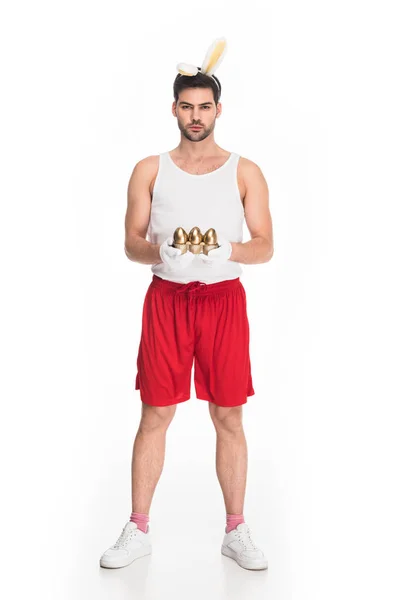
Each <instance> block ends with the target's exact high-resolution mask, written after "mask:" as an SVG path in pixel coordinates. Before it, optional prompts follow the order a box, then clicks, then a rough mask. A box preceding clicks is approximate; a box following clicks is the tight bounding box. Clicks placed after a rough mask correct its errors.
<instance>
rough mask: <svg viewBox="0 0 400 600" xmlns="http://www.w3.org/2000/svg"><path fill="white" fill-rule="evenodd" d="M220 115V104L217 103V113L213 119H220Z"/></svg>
mask: <svg viewBox="0 0 400 600" xmlns="http://www.w3.org/2000/svg"><path fill="white" fill-rule="evenodd" d="M221 113H222V104H221V102H218V104H217V113H216V115H215V118H216V119H218V118H219V117H220V115H221Z"/></svg>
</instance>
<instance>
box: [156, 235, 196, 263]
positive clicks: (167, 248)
mask: <svg viewBox="0 0 400 600" xmlns="http://www.w3.org/2000/svg"><path fill="white" fill-rule="evenodd" d="M173 243H174V238H173V237H169V238H167V239H166V240H165V241H164V242H163V243H162V244H161V246H160V257H161V260H162V262H163V263H165V264H166V265H168V267H169V268H170V269H178V270H180V269H184V268H185V267H187V266H189V265H190V263H191V262H192V260H193V259H194V254H193V253H192V252H189V250H187V251H186V252H185V253H184V254H182V252H181V250H180V249H179V248H174V246H173V245H172V244H173Z"/></svg>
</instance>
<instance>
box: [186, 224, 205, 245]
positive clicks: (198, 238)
mask: <svg viewBox="0 0 400 600" xmlns="http://www.w3.org/2000/svg"><path fill="white" fill-rule="evenodd" d="M202 240H203V236H202V234H201V231H200V228H199V227H193V228H192V229H191V230H190V233H189V242H190V243H191V244H200V243H201V242H202Z"/></svg>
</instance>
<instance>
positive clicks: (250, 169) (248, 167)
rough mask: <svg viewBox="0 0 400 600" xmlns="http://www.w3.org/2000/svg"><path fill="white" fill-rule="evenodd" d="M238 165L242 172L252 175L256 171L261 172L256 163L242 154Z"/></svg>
mask: <svg viewBox="0 0 400 600" xmlns="http://www.w3.org/2000/svg"><path fill="white" fill-rule="evenodd" d="M238 166H239V168H240V170H241V171H242V173H243V174H247V175H254V174H256V173H261V169H260V167H259V166H258V165H257V163H255V162H254V161H252V160H250V159H249V158H245V157H244V156H240V158H239V162H238Z"/></svg>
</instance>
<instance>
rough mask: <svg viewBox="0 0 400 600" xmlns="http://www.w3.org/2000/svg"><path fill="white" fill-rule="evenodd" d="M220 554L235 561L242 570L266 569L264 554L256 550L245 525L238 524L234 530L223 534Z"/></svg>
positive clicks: (266, 563)
mask: <svg viewBox="0 0 400 600" xmlns="http://www.w3.org/2000/svg"><path fill="white" fill-rule="evenodd" d="M221 552H222V554H224V555H225V556H229V558H233V559H234V560H236V562H237V563H238V565H240V566H241V567H243V569H253V570H260V569H268V562H267V560H266V558H265V556H264V553H263V552H262V551H261V550H260V548H257V546H256V545H255V543H254V542H253V540H252V539H251V534H250V529H249V526H248V525H247V523H239V525H238V526H237V527H236V529H232V530H231V531H230V532H229V533H225V536H224V540H223V542H222V546H221Z"/></svg>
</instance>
